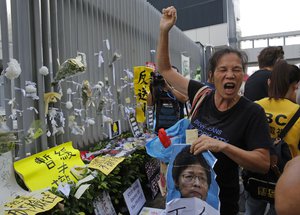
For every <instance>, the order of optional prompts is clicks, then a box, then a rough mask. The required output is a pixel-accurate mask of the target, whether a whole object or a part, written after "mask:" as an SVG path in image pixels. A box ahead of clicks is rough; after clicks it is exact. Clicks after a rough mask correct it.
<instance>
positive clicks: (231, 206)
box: [149, 6, 300, 215]
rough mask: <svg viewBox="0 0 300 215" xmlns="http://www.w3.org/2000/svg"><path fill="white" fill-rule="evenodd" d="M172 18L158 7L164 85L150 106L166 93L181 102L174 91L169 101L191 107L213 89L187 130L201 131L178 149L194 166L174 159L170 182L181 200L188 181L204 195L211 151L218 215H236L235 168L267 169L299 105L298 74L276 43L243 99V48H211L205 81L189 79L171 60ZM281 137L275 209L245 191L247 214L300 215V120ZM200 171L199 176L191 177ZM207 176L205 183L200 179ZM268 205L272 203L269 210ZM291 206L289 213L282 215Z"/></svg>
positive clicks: (171, 9)
mask: <svg viewBox="0 0 300 215" xmlns="http://www.w3.org/2000/svg"><path fill="white" fill-rule="evenodd" d="M176 19H177V12H176V9H175V8H174V7H173V6H171V7H168V8H165V9H163V11H162V17H161V20H160V32H159V41H158V47H157V65H158V71H159V74H160V75H161V76H162V77H161V78H162V79H163V83H164V87H163V88H161V89H160V90H161V91H160V92H159V93H155V92H154V95H155V96H154V99H153V95H150V96H151V101H150V102H152V103H150V102H149V104H153V101H155V98H156V97H157V96H158V95H165V94H166V96H168V93H169V92H170V91H172V93H173V92H176V93H177V94H178V95H181V96H182V97H183V98H184V99H183V100H180V99H179V97H178V96H177V95H176V94H175V93H174V94H172V95H175V96H176V97H174V96H173V98H174V100H175V99H176V98H177V99H176V100H179V101H181V102H182V103H184V102H185V101H187V100H189V101H190V103H193V100H194V99H198V97H197V96H196V95H198V94H199V93H201V90H203V86H205V84H209V87H210V88H211V89H212V90H211V91H210V93H208V94H207V95H206V96H205V98H204V99H203V101H202V103H201V105H200V106H199V108H198V111H197V113H196V114H195V115H194V116H193V117H192V118H191V124H190V128H191V129H197V130H198V139H196V140H195V141H194V142H193V143H192V145H191V146H189V147H187V150H185V151H184V152H183V153H185V154H190V155H193V156H191V157H194V162H192V164H193V165H192V167H186V166H187V165H182V163H183V162H185V161H184V160H180V159H179V160H177V161H176V162H178V164H177V163H176V164H175V165H174V166H177V167H180V168H175V169H174V170H173V178H174V181H175V184H176V185H177V186H178V188H180V190H182V196H183V197H184V196H188V197H190V195H189V194H185V193H184V186H185V184H186V183H193V184H195V186H198V187H199V192H198V193H199V195H200V194H201V197H202V198H205V196H206V194H205V192H206V191H207V188H208V187H209V183H207V181H209V178H208V175H207V174H204V173H205V169H208V167H205V168H203V165H206V164H205V163H203V162H202V159H201V156H200V155H201V153H202V152H203V151H206V150H209V151H210V152H212V153H213V155H214V156H215V157H216V158H217V162H216V164H215V166H214V168H213V169H214V171H215V173H216V175H217V178H216V181H217V183H218V186H219V188H220V192H219V200H220V205H221V206H220V214H222V215H223V214H224V215H236V214H238V213H239V198H240V192H239V189H240V184H239V178H240V177H239V169H240V168H242V169H244V170H247V171H251V172H255V173H257V174H265V173H267V172H268V171H269V169H270V160H271V159H270V151H272V147H273V141H272V140H273V139H276V138H277V137H278V135H279V133H280V131H281V130H282V129H283V128H284V127H285V125H286V124H287V123H288V122H289V120H290V119H291V118H292V116H293V115H294V114H295V113H296V111H297V110H298V109H299V107H300V106H299V102H300V101H299V100H300V95H299V94H300V90H299V88H300V86H299V83H300V82H299V81H300V69H299V67H297V66H296V65H291V64H289V63H288V62H287V61H285V60H284V51H283V49H282V47H281V46H276V47H267V48H265V49H263V50H262V51H261V52H260V54H259V55H258V63H259V70H258V71H256V72H255V73H254V74H253V75H251V76H250V77H249V78H248V80H247V81H246V84H245V88H244V95H241V94H240V88H241V85H242V83H243V78H244V75H245V73H246V65H247V55H246V54H245V53H244V52H242V51H240V50H237V49H233V48H230V47H227V48H223V49H221V50H218V51H216V52H215V53H214V54H213V56H212V57H211V58H210V60H209V72H208V74H209V81H208V83H202V82H198V81H196V80H192V79H188V78H186V77H184V76H182V75H181V74H180V73H179V72H178V71H177V70H176V68H174V67H172V64H171V61H170V57H169V32H170V30H171V28H172V27H173V26H174V25H175V23H176ZM152 94H153V91H152ZM166 96H164V97H166ZM154 103H155V102H154ZM297 103H298V104H297ZM156 105H158V102H156ZM161 109H162V108H160V109H157V111H158V110H159V111H161ZM159 111H158V112H157V114H156V117H158V118H157V122H158V127H156V128H155V130H156V131H157V130H158V129H159V128H161V127H163V128H164V125H162V126H161V124H160V122H161V120H160V118H159V117H161V113H159ZM179 118H180V117H178V119H179ZM178 119H177V120H178ZM168 126H169V125H168ZM170 126H171V125H170ZM284 140H285V142H286V143H287V144H288V146H289V150H290V152H291V155H292V160H291V161H289V162H288V164H287V165H286V167H285V170H284V171H283V173H282V175H281V176H280V177H279V181H278V183H277V185H276V191H275V204H272V203H271V204H270V203H269V202H265V201H263V200H260V199H255V198H253V197H252V196H251V195H249V193H246V197H245V198H246V207H245V208H246V211H245V214H247V215H251V214H253V215H258V214H266V213H267V214H279V215H280V214H300V205H299V204H297V201H298V202H299V199H298V198H297V197H298V196H299V195H298V194H297V193H298V192H299V191H300V187H299V186H300V179H299V178H298V177H297V172H299V171H298V169H297V170H295V169H296V168H299V165H300V159H299V156H298V155H299V154H300V145H299V143H300V119H298V120H297V121H296V123H295V124H294V125H293V126H292V128H291V129H290V130H289V131H288V133H287V135H286V136H285V137H284ZM197 155H199V157H198V158H197ZM200 161H201V162H200ZM195 164H197V165H199V166H200V167H201V165H202V167H201V168H200V167H198V166H196V165H195ZM200 164H201V165H200ZM182 166H184V168H182ZM179 170H180V171H179ZM199 174H201V177H200V176H199V177H198V176H195V175H199ZM204 178H205V179H206V180H205V183H204V182H202V179H204ZM203 181H204V180H203ZM194 182H195V183H194ZM196 182H197V183H196ZM200 182H202V184H201V183H200ZM287 183H288V184H287ZM200 188H201V189H200ZM267 205H269V206H268V207H266V206H267ZM289 209H292V210H293V211H292V212H290V211H289V212H287V211H288V210H289Z"/></svg>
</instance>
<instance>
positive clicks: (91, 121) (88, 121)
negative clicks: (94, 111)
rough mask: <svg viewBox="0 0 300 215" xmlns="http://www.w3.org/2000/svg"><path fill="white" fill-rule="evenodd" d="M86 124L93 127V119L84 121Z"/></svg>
mask: <svg viewBox="0 0 300 215" xmlns="http://www.w3.org/2000/svg"><path fill="white" fill-rule="evenodd" d="M86 123H87V124H88V125H95V120H93V119H87V120H86Z"/></svg>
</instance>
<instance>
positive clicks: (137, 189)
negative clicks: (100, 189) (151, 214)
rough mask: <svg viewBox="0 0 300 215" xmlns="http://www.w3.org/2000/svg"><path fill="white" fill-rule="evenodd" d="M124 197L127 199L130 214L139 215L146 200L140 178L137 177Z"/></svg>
mask: <svg viewBox="0 0 300 215" xmlns="http://www.w3.org/2000/svg"><path fill="white" fill-rule="evenodd" d="M123 197H124V199H125V202H126V205H127V208H128V210H129V213H130V215H137V214H138V212H139V211H140V210H141V208H142V207H143V205H144V204H145V202H146V198H145V195H144V192H143V189H142V186H141V182H140V180H139V179H137V180H136V181H135V182H134V183H133V184H132V185H131V186H130V187H129V188H128V189H127V190H126V191H125V192H124V193H123Z"/></svg>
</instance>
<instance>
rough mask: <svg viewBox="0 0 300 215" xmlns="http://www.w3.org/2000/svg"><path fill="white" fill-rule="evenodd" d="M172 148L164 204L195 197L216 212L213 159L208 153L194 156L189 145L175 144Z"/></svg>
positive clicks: (217, 204)
mask: <svg viewBox="0 0 300 215" xmlns="http://www.w3.org/2000/svg"><path fill="white" fill-rule="evenodd" d="M172 147H173V153H172V157H171V159H170V163H169V166H168V171H167V198H166V202H167V203H168V202H170V201H172V200H174V199H178V198H193V197H196V198H198V199H200V200H202V201H204V202H207V204H209V205H210V206H211V207H213V208H215V209H216V210H218V209H219V205H220V204H219V198H218V193H219V187H218V185H217V182H216V180H215V176H216V175H215V172H214V171H213V165H214V163H215V161H216V159H215V157H214V156H213V155H212V154H211V153H209V152H203V153H199V154H197V155H194V154H192V153H191V152H190V148H191V145H185V144H176V145H173V146H172Z"/></svg>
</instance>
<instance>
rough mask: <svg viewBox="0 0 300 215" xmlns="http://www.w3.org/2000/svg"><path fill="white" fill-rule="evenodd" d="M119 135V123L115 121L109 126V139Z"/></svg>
mask: <svg viewBox="0 0 300 215" xmlns="http://www.w3.org/2000/svg"><path fill="white" fill-rule="evenodd" d="M120 134H121V121H120V120H118V121H115V122H113V123H112V124H110V126H109V139H113V138H115V137H117V136H119V135H120Z"/></svg>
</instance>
